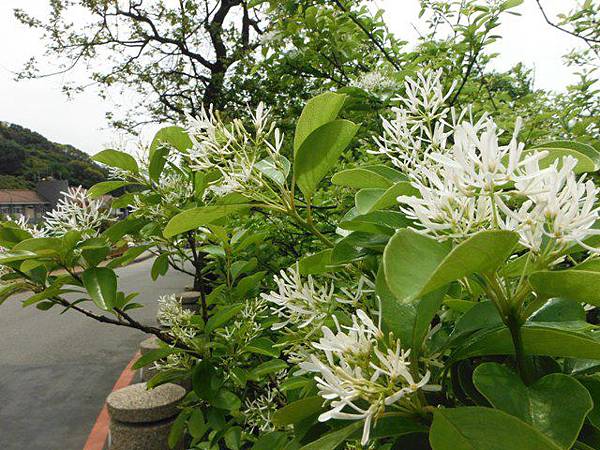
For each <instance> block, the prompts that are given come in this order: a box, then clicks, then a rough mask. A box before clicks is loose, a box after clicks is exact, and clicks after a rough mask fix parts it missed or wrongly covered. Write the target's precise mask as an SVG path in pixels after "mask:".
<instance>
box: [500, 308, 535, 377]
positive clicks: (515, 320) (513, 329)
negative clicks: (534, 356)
mask: <svg viewBox="0 0 600 450" xmlns="http://www.w3.org/2000/svg"><path fill="white" fill-rule="evenodd" d="M518 316H519V314H515V311H513V312H512V313H511V314H510V316H509V318H508V321H507V323H506V326H507V327H508V329H509V330H510V335H511V337H512V341H513V345H514V347H515V359H516V362H517V370H518V371H519V375H521V379H522V380H523V382H524V383H525V384H526V385H530V384H531V383H533V381H534V380H533V374H532V373H531V370H530V367H529V362H528V359H527V355H526V354H525V348H524V347H523V338H522V335H521V325H522V323H521V321H520V319H519V317H518Z"/></svg>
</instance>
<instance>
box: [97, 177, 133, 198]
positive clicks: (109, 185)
mask: <svg viewBox="0 0 600 450" xmlns="http://www.w3.org/2000/svg"><path fill="white" fill-rule="evenodd" d="M131 184H133V183H130V182H128V181H101V182H100V183H96V184H95V185H93V186H92V187H91V188H89V189H88V192H87V194H88V197H90V198H97V197H101V196H103V195H104V194H108V193H109V192H112V191H116V190H117V189H119V188H122V187H124V186H129V185H131Z"/></svg>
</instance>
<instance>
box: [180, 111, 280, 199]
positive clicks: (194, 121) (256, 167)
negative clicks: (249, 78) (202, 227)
mask: <svg viewBox="0 0 600 450" xmlns="http://www.w3.org/2000/svg"><path fill="white" fill-rule="evenodd" d="M270 112H271V111H270V109H269V108H267V107H265V105H264V103H262V102H261V103H259V105H258V107H257V109H256V111H250V112H249V113H248V116H249V120H250V121H251V122H252V128H253V132H252V133H251V132H250V131H248V130H247V129H246V126H245V125H244V122H243V121H242V120H240V119H234V120H233V121H232V122H229V123H226V122H224V121H222V120H221V118H220V115H219V114H218V113H215V112H214V111H213V109H212V107H211V108H209V109H208V110H206V109H203V110H202V111H201V113H200V116H198V117H196V118H193V117H188V126H187V128H188V132H189V135H190V139H191V140H192V143H193V146H192V148H191V149H190V152H189V157H190V161H191V162H190V166H191V167H192V169H194V170H198V171H203V170H209V169H216V170H218V171H219V172H220V174H221V179H220V180H219V181H218V182H216V183H213V184H211V186H210V187H209V190H210V191H211V192H214V193H215V194H216V195H219V196H222V195H225V194H228V193H230V192H240V193H242V194H245V195H248V196H250V197H252V198H255V199H257V200H259V201H272V200H273V199H274V198H277V197H278V196H279V194H277V193H276V192H275V191H273V188H272V185H271V184H270V183H269V182H268V179H269V178H270V179H271V180H273V179H274V178H277V177H268V176H267V175H266V172H265V171H264V170H261V167H262V166H265V165H267V164H268V165H269V168H270V169H273V170H275V171H276V172H279V173H280V174H281V175H280V178H285V175H287V171H288V167H287V165H288V164H289V163H288V162H287V160H286V159H285V158H284V157H283V156H282V155H280V150H281V147H282V145H283V134H282V133H281V132H280V131H279V129H277V128H275V125H274V124H273V123H272V122H271V119H270ZM261 165H262V166H261ZM276 187H277V186H276Z"/></svg>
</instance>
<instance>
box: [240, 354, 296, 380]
mask: <svg viewBox="0 0 600 450" xmlns="http://www.w3.org/2000/svg"><path fill="white" fill-rule="evenodd" d="M287 367H288V365H287V364H286V363H285V362H284V361H282V360H281V359H271V360H270V361H266V362H264V363H262V364H259V365H258V366H256V367H255V368H254V369H252V370H251V371H250V372H248V379H249V380H254V381H258V380H260V379H261V378H263V377H264V376H265V375H269V374H272V373H275V372H279V371H280V370H283V369H287Z"/></svg>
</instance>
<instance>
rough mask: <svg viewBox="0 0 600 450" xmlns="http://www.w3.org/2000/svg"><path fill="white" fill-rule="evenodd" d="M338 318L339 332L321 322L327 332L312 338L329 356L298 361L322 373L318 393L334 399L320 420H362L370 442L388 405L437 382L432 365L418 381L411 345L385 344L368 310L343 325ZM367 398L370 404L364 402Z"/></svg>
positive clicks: (406, 400) (303, 367)
mask: <svg viewBox="0 0 600 450" xmlns="http://www.w3.org/2000/svg"><path fill="white" fill-rule="evenodd" d="M335 323H336V327H337V332H336V333H334V332H333V331H331V330H330V329H329V328H327V327H323V335H324V336H323V338H321V339H320V340H319V342H318V343H313V346H314V347H315V348H316V349H318V350H322V351H323V352H324V353H325V360H321V359H320V358H318V357H317V356H316V355H311V356H310V358H309V359H308V360H307V361H304V362H301V363H300V368H301V373H304V372H316V373H318V375H317V376H315V381H316V382H317V387H318V389H319V395H320V396H321V397H323V398H324V399H325V400H326V401H329V402H330V407H331V409H330V410H328V411H326V412H324V413H323V414H321V415H320V416H319V421H321V422H325V421H327V420H330V419H340V420H364V421H365V423H364V426H363V435H362V440H361V443H362V445H366V444H367V443H368V441H369V434H370V430H371V425H372V423H373V422H374V421H376V420H377V418H378V417H380V416H381V415H382V414H383V413H384V412H385V409H386V407H394V406H395V405H397V404H399V403H401V402H402V403H408V404H409V403H410V402H411V396H412V394H414V393H415V392H416V391H418V390H419V389H424V390H437V389H438V387H437V386H434V385H429V384H428V382H429V379H430V377H431V374H430V373H429V371H427V372H426V373H425V375H423V376H422V377H421V376H418V377H417V378H418V381H415V377H414V376H413V373H411V371H410V370H409V366H410V362H409V361H407V357H408V355H409V354H410V351H406V352H404V351H402V350H401V348H400V342H399V341H397V340H396V341H395V345H394V346H393V347H392V348H389V347H387V346H386V342H384V339H383V333H382V332H381V329H380V327H378V326H376V325H375V323H374V322H373V321H372V320H371V319H370V318H369V316H368V315H367V314H366V313H365V312H364V311H362V310H358V311H357V313H356V315H353V316H352V326H349V327H340V325H339V324H338V322H337V320H336V321H335ZM344 329H345V330H347V331H343V330H344ZM380 347H382V348H385V349H386V350H385V352H384V351H381V350H380ZM415 375H418V374H415ZM364 403H366V404H367V405H368V407H363V406H361V405H363V404H364Z"/></svg>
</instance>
